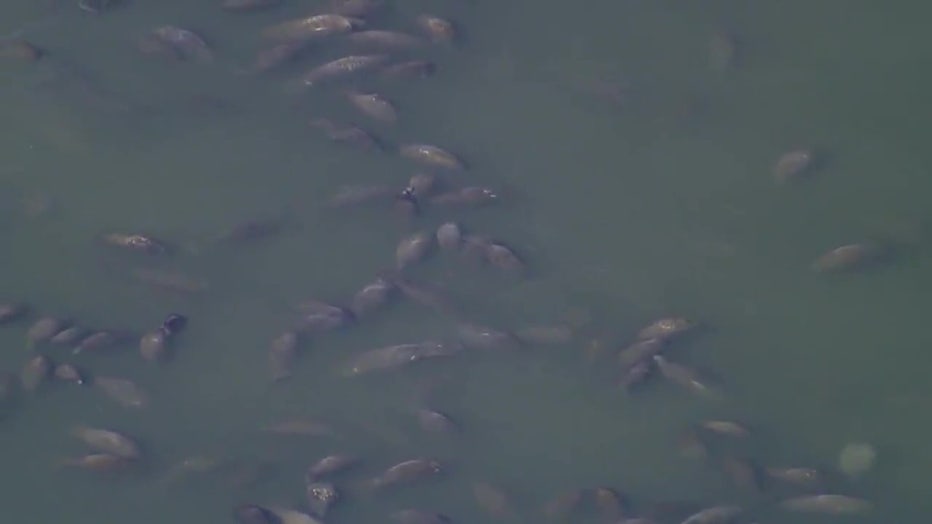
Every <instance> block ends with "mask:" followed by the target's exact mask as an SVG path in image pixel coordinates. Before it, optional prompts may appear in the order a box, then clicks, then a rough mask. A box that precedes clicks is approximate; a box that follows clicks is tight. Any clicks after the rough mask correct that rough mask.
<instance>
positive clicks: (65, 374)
mask: <svg viewBox="0 0 932 524" xmlns="http://www.w3.org/2000/svg"><path fill="white" fill-rule="evenodd" d="M52 376H53V377H55V380H58V381H60V382H71V383H73V384H77V385H79V386H83V385H84V384H86V383H87V381H86V380H85V379H84V375H82V374H81V372H80V371H79V370H78V368H76V367H74V366H73V365H71V364H58V365H57V366H55V369H54V370H53V371H52Z"/></svg>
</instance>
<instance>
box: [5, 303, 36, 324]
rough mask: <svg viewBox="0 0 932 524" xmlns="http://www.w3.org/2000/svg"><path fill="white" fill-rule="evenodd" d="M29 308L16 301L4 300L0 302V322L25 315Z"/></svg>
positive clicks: (10, 320)
mask: <svg viewBox="0 0 932 524" xmlns="http://www.w3.org/2000/svg"><path fill="white" fill-rule="evenodd" d="M28 310H29V308H28V307H26V305H25V304H20V303H18V302H6V303H2V304H0V324H6V323H8V322H13V321H14V320H18V319H20V318H21V317H23V316H25V315H26V313H27V311H28Z"/></svg>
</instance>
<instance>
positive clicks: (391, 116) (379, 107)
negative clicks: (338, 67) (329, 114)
mask: <svg viewBox="0 0 932 524" xmlns="http://www.w3.org/2000/svg"><path fill="white" fill-rule="evenodd" d="M343 95H344V96H345V97H346V99H347V100H349V103H350V104H351V105H352V106H353V107H355V108H356V109H357V110H358V111H359V112H360V113H362V114H364V115H366V116H368V117H369V118H371V119H373V120H378V121H380V122H384V123H388V124H393V123H395V122H396V121H397V120H398V111H397V110H396V109H395V105H394V104H393V103H392V102H391V101H389V100H388V99H387V98H385V97H384V96H382V95H381V94H379V93H366V92H362V91H357V90H355V89H348V90H346V91H344V93H343Z"/></svg>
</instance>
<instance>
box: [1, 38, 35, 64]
mask: <svg viewBox="0 0 932 524" xmlns="http://www.w3.org/2000/svg"><path fill="white" fill-rule="evenodd" d="M43 55H45V52H44V51H42V49H39V48H38V47H36V46H35V45H34V44H31V43H29V42H27V41H25V40H19V39H16V40H10V41H8V42H0V59H4V60H15V61H17V62H25V63H32V62H37V61H38V60H39V59H40V58H42V56H43Z"/></svg>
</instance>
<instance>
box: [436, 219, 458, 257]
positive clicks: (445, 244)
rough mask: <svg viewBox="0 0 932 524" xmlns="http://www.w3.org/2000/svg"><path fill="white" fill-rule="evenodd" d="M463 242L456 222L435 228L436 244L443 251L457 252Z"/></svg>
mask: <svg viewBox="0 0 932 524" xmlns="http://www.w3.org/2000/svg"><path fill="white" fill-rule="evenodd" d="M462 241H463V230H462V228H460V226H459V224H457V223H456V222H446V223H444V224H441V225H440V227H438V228H437V244H438V245H439V246H440V249H442V250H444V251H458V250H459V248H460V244H461V243H462Z"/></svg>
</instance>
